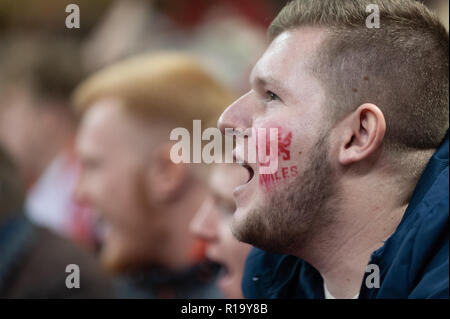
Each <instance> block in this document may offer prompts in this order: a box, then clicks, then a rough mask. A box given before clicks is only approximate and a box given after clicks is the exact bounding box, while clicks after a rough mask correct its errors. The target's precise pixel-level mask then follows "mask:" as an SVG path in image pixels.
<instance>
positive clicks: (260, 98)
mask: <svg viewBox="0 0 450 319" xmlns="http://www.w3.org/2000/svg"><path fill="white" fill-rule="evenodd" d="M322 38H323V33H322V32H321V31H318V30H317V29H311V28H302V29H300V30H294V31H290V32H284V33H283V34H281V35H280V36H278V37H277V38H276V39H275V40H274V41H273V42H272V43H271V45H270V46H269V48H268V49H267V50H266V52H265V53H264V55H263V56H262V57H261V59H260V60H259V61H258V62H257V64H256V65H255V67H254V69H253V71H252V75H251V79H250V80H251V87H252V89H251V90H250V91H249V92H248V93H247V94H245V95H244V96H242V97H241V98H240V99H238V100H237V101H236V102H235V103H233V104H232V105H230V106H229V107H228V108H227V110H225V112H224V113H223V114H222V116H221V118H220V119H219V128H220V129H221V130H224V129H225V128H227V127H230V128H239V129H243V130H246V131H247V132H248V131H251V129H252V128H267V129H268V128H278V132H279V138H278V141H279V150H278V170H277V172H276V173H274V174H272V175H267V174H261V172H260V168H261V164H260V163H256V164H253V163H246V164H247V165H248V167H247V168H248V171H249V180H248V182H247V183H245V184H243V185H241V186H239V187H238V188H236V189H235V190H234V197H235V199H236V202H237V209H236V212H235V214H234V217H233V221H232V228H233V233H234V234H235V235H236V236H237V238H238V239H240V240H242V241H245V242H248V243H251V244H253V245H255V246H258V247H261V248H263V249H266V250H270V251H277V252H286V253H292V251H291V248H292V247H299V245H301V243H302V241H303V240H306V238H307V237H308V236H307V234H308V232H312V231H314V227H313V225H318V224H321V223H323V222H325V221H326V219H327V218H325V217H324V216H321V215H320V214H319V212H320V211H322V205H324V204H325V203H326V200H325V199H327V198H329V195H330V194H329V193H330V192H331V186H332V184H333V183H332V180H331V174H330V166H329V165H328V154H327V153H328V147H327V141H328V138H327V134H326V132H327V130H328V127H327V122H326V119H327V117H326V114H325V112H324V110H326V105H324V104H325V94H324V89H323V87H322V86H321V84H320V82H319V81H318V80H317V79H316V78H315V77H314V76H313V75H312V74H311V71H310V70H309V69H308V67H310V66H311V60H310V59H311V58H313V56H314V52H315V50H316V48H317V46H318V44H320V42H321V40H322ZM250 138H255V137H254V136H251V137H250ZM257 147H261V145H257ZM236 157H237V158H238V159H244V160H246V158H245V156H244V155H243V152H242V149H239V148H237V149H236Z"/></svg>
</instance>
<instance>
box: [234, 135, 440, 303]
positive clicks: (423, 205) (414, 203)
mask: <svg viewBox="0 0 450 319" xmlns="http://www.w3.org/2000/svg"><path fill="white" fill-rule="evenodd" d="M448 134H449V133H448V131H447V134H446V137H445V139H444V141H443V143H442V144H441V146H440V147H439V149H438V150H437V151H436V152H435V154H434V155H433V156H432V158H431V159H430V161H429V163H428V165H427V167H426V168H425V170H424V172H423V173H422V176H421V178H420V180H419V182H418V183H417V186H416V188H415V190H414V193H413V195H412V198H411V201H410V203H409V205H408V208H407V209H406V211H405V214H404V216H403V218H402V220H401V222H400V224H399V225H398V227H397V229H396V231H395V232H394V234H392V235H391V236H390V237H389V238H388V240H387V241H386V242H385V243H384V245H383V246H382V247H381V248H380V249H378V250H376V251H375V252H373V253H372V255H371V258H370V261H369V264H375V265H378V267H379V271H380V275H379V278H380V280H379V288H376V287H373V288H368V287H367V285H366V279H368V280H369V282H373V280H372V278H367V277H368V276H370V275H373V272H372V271H369V272H367V273H366V274H365V276H364V279H363V281H362V285H361V289H360V294H359V298H449V282H448V277H449V263H448V256H449V228H448V226H449V224H448V216H449V192H448V185H449V173H448V152H449V136H448ZM242 289H243V292H244V296H245V297H246V298H318V299H321V298H324V291H323V279H322V277H321V275H320V274H319V272H318V271H317V270H316V269H314V268H313V267H312V266H311V265H309V264H308V263H306V262H305V261H303V260H302V259H300V258H297V257H294V256H288V255H281V254H271V253H267V252H265V251H263V250H260V249H256V248H254V249H253V250H252V251H251V252H250V254H249V257H248V258H247V262H246V266H245V271H244V278H243V281H242Z"/></svg>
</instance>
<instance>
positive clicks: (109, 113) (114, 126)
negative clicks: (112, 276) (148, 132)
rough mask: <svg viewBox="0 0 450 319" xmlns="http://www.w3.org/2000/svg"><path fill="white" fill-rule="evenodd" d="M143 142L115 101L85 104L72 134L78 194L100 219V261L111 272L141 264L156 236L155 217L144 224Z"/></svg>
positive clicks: (145, 207) (143, 138)
mask: <svg viewBox="0 0 450 319" xmlns="http://www.w3.org/2000/svg"><path fill="white" fill-rule="evenodd" d="M144 141H145V133H144V132H143V131H142V129H141V128H140V127H139V125H137V123H136V122H135V119H133V118H132V117H131V116H130V115H128V114H126V113H125V112H124V111H123V109H122V108H121V105H120V104H119V103H118V102H117V101H114V100H103V101H100V102H97V103H96V104H94V105H93V106H92V107H90V108H89V110H88V111H87V112H86V114H85V115H84V117H83V120H82V123H81V126H80V129H79V133H78V136H77V145H76V148H77V153H78V156H79V159H80V162H81V166H82V170H81V175H80V179H79V181H78V185H77V189H76V192H77V197H78V199H79V200H81V201H83V202H85V203H86V204H88V205H89V206H91V207H92V208H93V210H94V211H95V212H96V213H97V214H98V216H99V217H100V218H101V221H102V225H103V226H104V228H103V232H102V237H103V248H102V251H101V259H102V261H103V262H104V263H105V265H106V266H107V267H108V268H111V269H113V270H120V269H121V268H124V267H127V266H129V265H134V264H136V263H139V262H142V261H143V259H144V258H147V256H145V255H142V254H143V252H146V251H147V250H148V251H152V246H151V245H152V243H154V242H155V238H158V237H157V236H158V234H159V233H158V226H159V225H158V223H157V220H154V222H153V223H149V222H148V220H149V216H148V215H149V214H150V213H149V209H148V208H149V207H148V206H147V201H146V196H145V187H144V180H145V178H144V167H145V163H146V159H147V158H146V157H145V156H144V152H143V151H142V148H143V145H142V143H143V142H144ZM152 226H153V227H152ZM144 247H145V248H144Z"/></svg>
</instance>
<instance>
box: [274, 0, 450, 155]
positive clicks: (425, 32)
mask: <svg viewBox="0 0 450 319" xmlns="http://www.w3.org/2000/svg"><path fill="white" fill-rule="evenodd" d="M369 4H375V5H378V6H379V10H380V28H368V27H366V18H367V17H368V15H369V13H367V12H366V7H367V6H368V5H369ZM301 26H313V27H314V26H317V27H319V28H323V29H324V30H326V32H328V36H327V38H326V40H324V42H323V43H322V45H321V47H320V48H319V49H318V53H317V55H316V56H315V57H314V58H313V59H314V61H313V63H312V66H311V70H312V72H313V74H314V75H316V76H317V77H318V78H319V80H321V82H322V83H323V84H324V86H325V88H326V94H327V103H328V104H329V105H330V106H331V107H332V112H331V113H332V114H333V116H334V117H333V120H339V119H340V118H342V117H344V116H346V115H347V114H348V113H350V112H352V111H353V110H355V109H356V108H357V107H358V106H359V105H361V104H363V103H374V104H376V105H377V106H378V107H379V108H380V109H381V110H382V112H383V113H384V116H385V118H386V122H387V130H386V136H385V142H386V143H387V145H389V146H393V148H394V149H433V148H436V147H438V146H439V144H440V142H441V141H442V139H443V138H444V135H445V133H446V130H447V129H448V125H449V122H448V121H449V118H448V117H449V104H448V94H449V91H448V70H449V69H448V68H449V65H448V62H449V61H448V53H449V52H448V48H449V39H448V32H447V30H446V29H445V27H444V26H443V25H442V24H441V23H440V22H439V19H438V18H437V17H436V16H435V15H434V14H433V13H432V12H431V11H430V10H428V9H427V8H426V7H425V6H424V5H423V4H421V3H419V2H417V1H413V0H295V1H292V2H290V3H288V4H287V5H286V6H285V7H284V8H283V9H282V11H281V12H280V13H279V14H278V16H277V17H276V18H275V19H274V20H273V22H272V24H271V25H270V27H269V31H268V32H269V36H270V37H271V38H272V39H273V38H275V37H276V36H278V35H279V34H281V33H282V32H284V31H288V30H291V29H295V28H298V27H301Z"/></svg>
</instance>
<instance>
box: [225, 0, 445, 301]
mask: <svg viewBox="0 0 450 319" xmlns="http://www.w3.org/2000/svg"><path fill="white" fill-rule="evenodd" d="M370 5H372V6H370ZM373 5H375V7H376V8H377V9H378V10H379V12H380V21H379V22H380V25H379V27H378V28H377V27H375V28H371V25H366V19H367V17H368V15H369V14H370V13H367V12H366V9H367V8H370V7H373ZM369 12H370V10H369ZM269 36H270V39H271V44H270V45H269V47H268V49H267V50H266V52H265V53H264V54H263V56H262V57H261V59H260V60H259V61H258V62H257V64H256V65H255V67H254V69H253V71H252V74H251V78H250V82H251V90H250V91H249V92H248V93H246V94H245V95H244V96H242V97H241V98H240V99H238V100H237V101H236V102H234V103H233V104H232V105H230V106H229V107H228V109H227V110H226V111H225V112H224V113H223V114H222V116H221V117H220V119H219V127H220V129H221V130H222V131H225V129H226V128H232V129H235V130H236V131H238V132H242V134H244V133H245V134H247V137H248V139H251V138H255V135H256V134H251V133H249V132H255V129H259V128H266V129H269V128H277V129H278V134H279V136H278V140H279V141H281V143H278V147H279V152H278V171H276V172H275V173H274V174H270V175H269V174H262V173H261V166H262V165H261V164H260V163H256V164H255V163H250V162H249V161H248V160H247V159H248V158H247V157H246V155H245V153H243V152H242V150H241V149H240V148H239V147H238V148H236V151H235V157H236V158H237V159H238V160H241V161H243V162H244V164H243V166H244V167H245V168H247V170H248V171H249V175H250V178H249V180H248V182H247V183H246V184H244V185H241V186H239V187H238V188H236V189H235V190H234V197H235V200H236V202H237V209H236V211H235V213H234V216H233V221H232V230H233V233H234V235H235V236H236V237H237V238H238V239H240V240H242V241H245V242H247V243H250V244H252V245H254V246H256V247H258V248H261V249H263V250H259V249H255V250H253V251H252V252H251V253H250V256H249V258H248V259H247V265H246V270H245V274H244V279H243V289H244V295H245V296H246V297H251V298H258V297H259V298H357V297H359V298H442V297H446V298H448V296H449V285H448V255H449V249H448V247H449V232H448V205H449V200H448V135H446V132H447V131H448V123H449V119H448V116H449V105H448V44H449V42H448V33H447V31H446V30H445V28H444V26H443V25H442V24H441V23H440V22H439V20H438V19H437V18H436V17H435V16H434V15H433V14H432V13H431V12H430V11H429V10H428V9H426V8H425V6H424V5H422V4H421V3H419V2H416V1H412V0H411V1H409V0H405V1H393V0H370V1H365V0H361V1H359V0H358V1H352V0H345V1H342V0H320V1H319V0H317V1H314V0H297V1H293V2H290V3H289V4H287V5H286V6H285V7H284V8H283V9H282V11H281V12H280V13H279V15H278V16H277V17H276V18H275V20H274V21H273V22H272V24H271V26H270V28H269ZM258 142H259V141H258ZM256 146H257V147H258V146H260V145H258V144H256Z"/></svg>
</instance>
